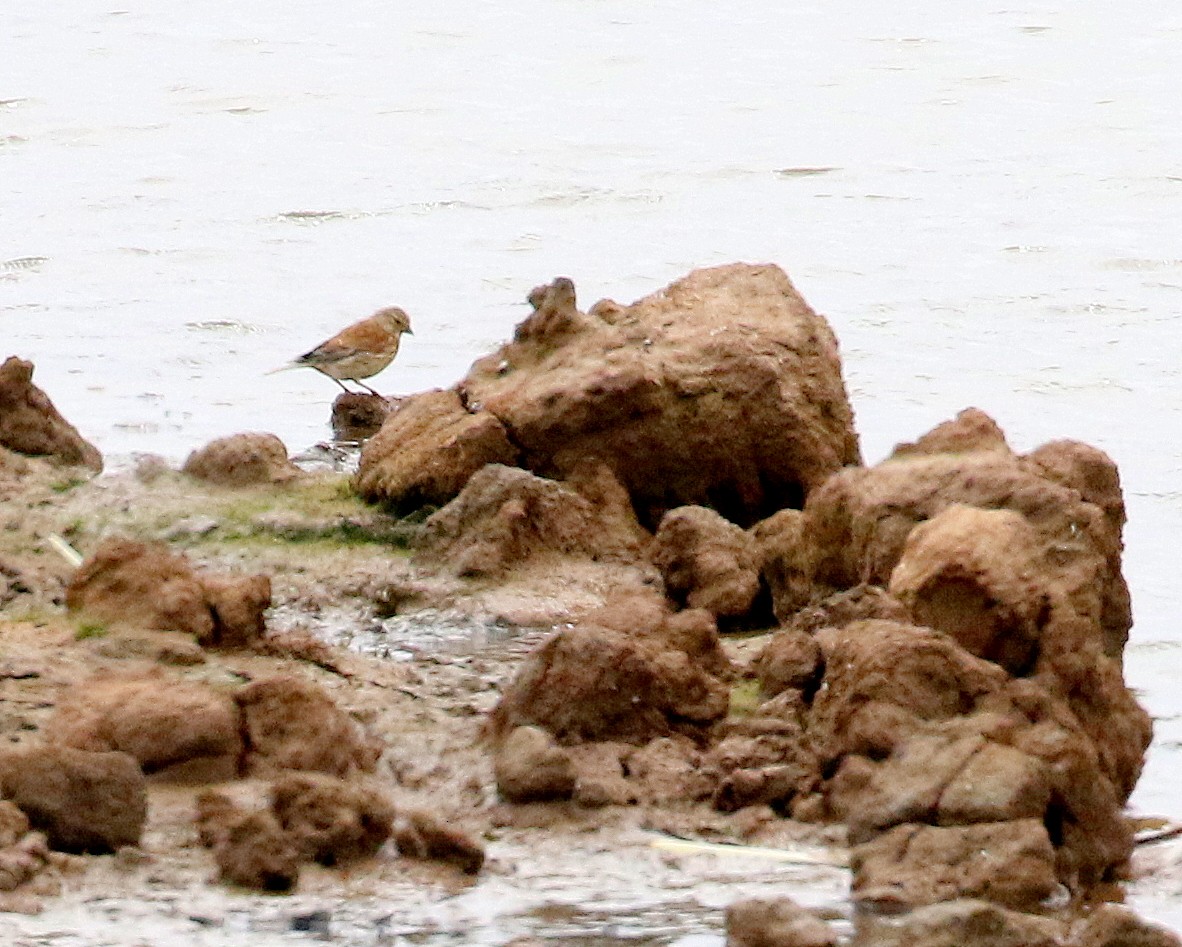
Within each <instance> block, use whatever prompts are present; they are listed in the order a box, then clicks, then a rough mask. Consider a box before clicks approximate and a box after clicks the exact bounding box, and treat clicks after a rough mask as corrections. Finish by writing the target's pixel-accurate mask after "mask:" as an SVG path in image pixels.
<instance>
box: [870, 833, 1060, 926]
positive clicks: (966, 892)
mask: <svg viewBox="0 0 1182 947" xmlns="http://www.w3.org/2000/svg"><path fill="white" fill-rule="evenodd" d="M850 867H851V868H852V869H853V872H854V878H853V883H852V890H853V895H854V899H855V901H858V902H860V903H862V904H865V905H866V906H873V907H877V908H880V909H895V908H897V907H901V906H915V905H921V904H934V903H936V902H938V901H950V900H953V899H955V898H982V899H984V900H987V901H994V902H996V903H998V904H1002V905H1005V906H1007V907H1014V908H1019V909H1024V908H1034V907H1037V906H1038V904H1039V902H1041V901H1043V900H1044V899H1045V898H1047V897H1049V896H1050V895H1051V894H1053V893H1054V892H1055V891H1056V890H1057V889H1058V887H1059V881H1058V879H1057V878H1056V876H1055V851H1054V848H1053V847H1052V845H1051V840H1050V837H1049V836H1048V835H1047V830H1046V826H1044V825H1043V824H1042V822H1040V821H1038V820H1037V819H1019V820H1014V821H1010V822H982V823H977V824H975V825H964V826H930V825H914V824H908V825H900V826H896V827H895V828H893V829H890V830H889V831H887V832H884V833H883V834H881V835H879V836H877V837H875V838H874V839H873V840H871V841H869V842H865V843H863V844H861V845H857V846H855V847H854V848H853V849H852V851H851V853H850Z"/></svg>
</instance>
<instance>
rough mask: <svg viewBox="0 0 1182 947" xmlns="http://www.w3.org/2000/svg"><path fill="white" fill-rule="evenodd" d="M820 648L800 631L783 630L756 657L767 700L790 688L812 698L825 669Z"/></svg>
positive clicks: (755, 666) (758, 676)
mask: <svg viewBox="0 0 1182 947" xmlns="http://www.w3.org/2000/svg"><path fill="white" fill-rule="evenodd" d="M822 660H823V658H822V655H821V646H820V645H819V644H817V642H816V639H814V638H813V637H812V635H809V634H807V633H805V632H803V631H800V630H799V629H797V628H782V629H780V630H779V631H777V632H776V633H775V634H774V635H772V637H771V639H770V640H769V641H768V643H767V644H766V645H764V647H763V650H762V651H760V652H759V654H757V655H756V656H755V662H754V670H755V676H756V678H757V679H758V680H759V691H760V694H762V695H763V696H764V697H765V698H767V697H775V696H776V695H777V694H779V693H781V692H783V691H786V690H788V689H790V688H791V689H792V690H797V691H801V692H802V693H803V694H805V695H806V696H808V697H810V698H811V696H812V694H813V692H814V691H815V690H816V689H817V684H818V683H819V682H820V678H821V671H822V668H823V664H822Z"/></svg>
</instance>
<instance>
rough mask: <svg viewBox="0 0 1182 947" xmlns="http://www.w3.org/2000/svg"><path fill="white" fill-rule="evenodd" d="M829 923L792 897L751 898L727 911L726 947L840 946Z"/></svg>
mask: <svg viewBox="0 0 1182 947" xmlns="http://www.w3.org/2000/svg"><path fill="white" fill-rule="evenodd" d="M837 943H838V940H837V934H836V933H835V932H834V930H833V928H831V927H830V926H829V925H828V924H826V923H825V922H824V921H823V920H821V919H820V918H819V917H817V915H815V914H813V913H812V912H811V911H809V910H808V909H806V908H802V907H801V906H800V905H799V904H797V903H796V902H795V901H793V900H792V899H791V898H749V899H747V900H744V901H735V902H732V903H731V904H730V906H729V907H727V909H726V947H837Z"/></svg>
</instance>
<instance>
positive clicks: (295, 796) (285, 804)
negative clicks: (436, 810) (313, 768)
mask: <svg viewBox="0 0 1182 947" xmlns="http://www.w3.org/2000/svg"><path fill="white" fill-rule="evenodd" d="M271 811H272V812H273V813H274V814H275V818H276V819H278V820H279V825H280V826H281V827H282V829H283V831H284V832H286V833H287V835H288V837H289V838H290V839H291V840H292V841H293V842H294V843H295V845H296V847H297V848H298V849H299V851H300V852H301V854H302V855H303V856H304V857H305V858H309V859H312V860H313V861H317V862H319V863H320V864H322V865H338V864H342V863H344V862H348V861H353V860H355V859H358V858H363V857H366V856H369V855H373V854H374V853H375V852H377V850H378V849H379V848H381V847H382V844H383V843H384V842H385V841H386V839H388V838H389V837H390V834H391V831H392V830H393V825H394V807H393V805H391V803H390V801H389V800H388V799H386V797H385V796H384V795H382V793H380V792H379V791H378V790H377V789H376V788H374V787H372V786H367V785H361V784H359V783H356V782H347V781H345V780H342V779H337V778H336V777H334V776H326V775H324V774H321V773H291V774H288V775H286V776H283V777H281V778H279V779H278V780H276V781H275V783H274V785H273V786H272V787H271Z"/></svg>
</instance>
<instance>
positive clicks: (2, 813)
mask: <svg viewBox="0 0 1182 947" xmlns="http://www.w3.org/2000/svg"><path fill="white" fill-rule="evenodd" d="M30 828H31V826H30V825H29V817H28V816H27V815H25V814H24V813H23V812H22V811H21V810H20V808H19V807H18V806H17V805H16V803H15V802H6V801H5V800H3V799H0V849H3V848H8V846H9V845H15V844H16V843H17V842H19V841H20V840H21V839H22V838H24V837H25V835H26V834H27V833H28V831H29V829H30Z"/></svg>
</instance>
